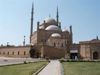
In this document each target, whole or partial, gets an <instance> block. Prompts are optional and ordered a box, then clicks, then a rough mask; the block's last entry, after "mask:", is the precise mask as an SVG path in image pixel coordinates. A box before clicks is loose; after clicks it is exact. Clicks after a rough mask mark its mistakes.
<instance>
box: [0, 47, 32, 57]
mask: <svg viewBox="0 0 100 75" xmlns="http://www.w3.org/2000/svg"><path fill="white" fill-rule="evenodd" d="M29 52H30V46H13V47H0V56H2V57H3V56H4V57H16V58H25V57H30V53H29Z"/></svg>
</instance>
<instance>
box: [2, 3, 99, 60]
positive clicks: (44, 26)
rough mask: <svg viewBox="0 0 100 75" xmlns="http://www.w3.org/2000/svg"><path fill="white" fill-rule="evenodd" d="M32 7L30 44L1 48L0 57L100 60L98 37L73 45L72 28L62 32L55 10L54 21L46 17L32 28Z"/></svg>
mask: <svg viewBox="0 0 100 75" xmlns="http://www.w3.org/2000/svg"><path fill="white" fill-rule="evenodd" d="M33 17H34V7H33V5H32V12H31V28H30V44H29V45H27V46H26V45H25V40H24V42H23V44H24V46H5V47H4V46H1V47H0V56H5V57H21V58H23V57H33V58H38V57H40V58H46V57H48V58H62V57H63V58H70V59H86V60H93V59H100V50H99V49H100V40H99V39H98V37H97V38H96V39H93V40H91V41H83V42H80V43H79V44H74V43H73V32H72V26H70V27H69V31H68V30H62V28H61V26H62V25H61V22H60V21H59V12H58V8H57V12H56V20H55V19H54V18H52V17H50V16H49V17H47V18H46V19H44V20H43V22H42V23H40V22H39V21H38V22H37V30H36V31H34V32H33V28H34V23H33V22H34V18H33Z"/></svg>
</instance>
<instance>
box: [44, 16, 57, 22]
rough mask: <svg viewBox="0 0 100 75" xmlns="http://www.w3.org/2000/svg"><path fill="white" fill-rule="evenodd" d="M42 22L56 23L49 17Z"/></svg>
mask: <svg viewBox="0 0 100 75" xmlns="http://www.w3.org/2000/svg"><path fill="white" fill-rule="evenodd" d="M44 21H45V23H56V21H55V19H53V18H51V17H48V18H46V19H45V20H44Z"/></svg>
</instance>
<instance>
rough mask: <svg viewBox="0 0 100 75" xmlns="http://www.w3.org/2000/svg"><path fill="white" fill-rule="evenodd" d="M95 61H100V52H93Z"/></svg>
mask: <svg viewBox="0 0 100 75" xmlns="http://www.w3.org/2000/svg"><path fill="white" fill-rule="evenodd" d="M93 59H95V60H96V59H99V53H98V52H93Z"/></svg>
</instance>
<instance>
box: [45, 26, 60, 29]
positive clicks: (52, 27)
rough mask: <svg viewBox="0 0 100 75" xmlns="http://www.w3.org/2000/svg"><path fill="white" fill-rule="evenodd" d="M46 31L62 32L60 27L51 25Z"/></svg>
mask: <svg viewBox="0 0 100 75" xmlns="http://www.w3.org/2000/svg"><path fill="white" fill-rule="evenodd" d="M45 30H61V29H60V28H59V27H58V26H55V25H50V26H48V27H47V28H46V29H45Z"/></svg>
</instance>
